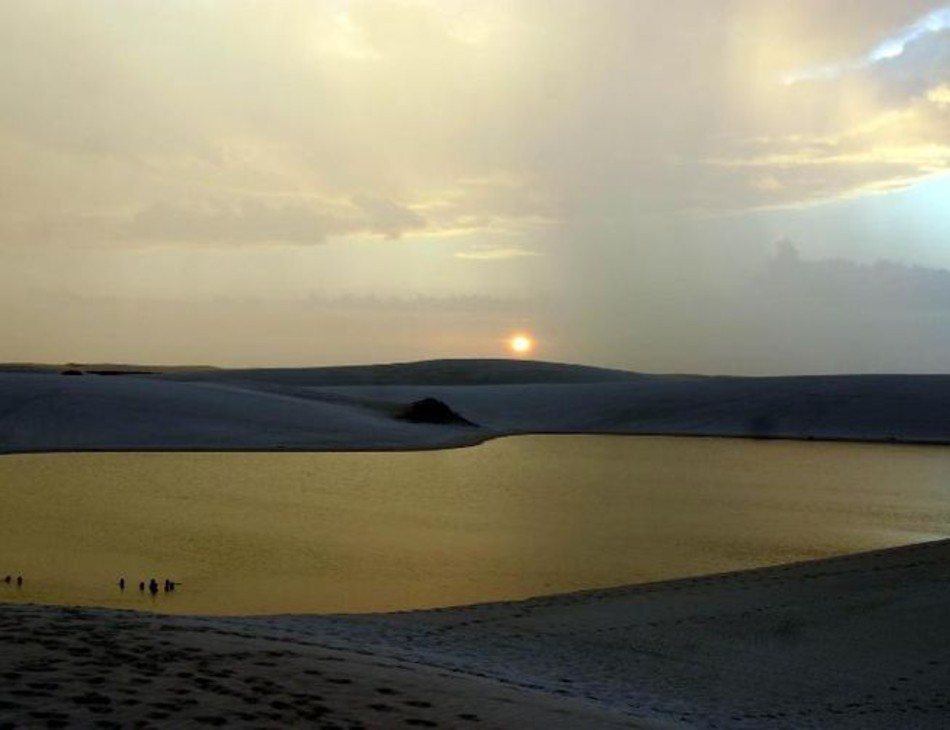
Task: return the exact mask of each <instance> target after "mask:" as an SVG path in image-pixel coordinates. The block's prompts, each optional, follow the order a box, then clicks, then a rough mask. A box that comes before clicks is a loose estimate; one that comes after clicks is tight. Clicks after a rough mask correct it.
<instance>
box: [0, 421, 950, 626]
mask: <svg viewBox="0 0 950 730" xmlns="http://www.w3.org/2000/svg"><path fill="white" fill-rule="evenodd" d="M0 499H2V501H0V504H2V509H0V577H2V576H3V575H5V574H7V573H11V574H13V575H14V576H15V575H17V574H18V573H22V574H23V575H24V577H25V583H24V586H23V587H22V588H21V589H17V588H16V587H15V586H14V585H6V584H3V583H0V600H17V601H33V602H48V603H64V604H76V605H103V606H113V607H125V608H136V609H147V610H158V611H167V612H173V613H218V614H245V613H280V612H336V611H347V612H348V611H376V610H394V609H405V608H418V607H426V606H444V605H453V604H461V603H471V602H476V601H488V600H500V599H511V598H521V597H526V596H531V595H539V594H546V593H555V592H562V591H570V590H577V589H583V588H593V587H601V586H609V585H618V584H624V583H633V582H642V581H652V580H659V579H665V578H673V577H681V576H687V575H696V574H701V573H709V572H718V571H725V570H733V569H739V568H746V567H751V566H757V565H766V564H774V563H781V562H787V561H793V560H801V559H807V558H814V557H821V556H827V555H832V554H839V553H845V552H851V551H858V550H864V549H870V548H876V547H885V546H891V545H897V544H902V543H909V542H915V541H923V540H928V539H936V538H940V537H945V536H947V535H950V449H947V448H939V447H915V446H891V445H886V446H885V445H856V444H821V443H801V442H798V443H796V442H774V441H749V440H734V439H691V438H642V437H637V438H634V437H606V436H525V437H517V438H507V439H500V440H496V441H492V442H490V443H486V444H484V445H481V446H478V447H475V448H468V449H457V450H448V451H431V452H404V453H346V454H333V453H322V454H261V453H227V454H224V453H115V454H45V455H18V456H4V457H2V458H0ZM120 576H124V577H125V578H126V579H127V580H128V581H129V582H130V583H131V586H130V588H127V589H126V591H125V592H124V593H123V592H121V591H119V589H118V587H117V586H116V582H117V580H118V578H119V577H120ZM152 576H154V577H156V578H158V579H159V582H161V581H162V579H164V578H165V577H169V578H172V579H174V580H176V581H179V583H180V588H179V590H177V591H175V592H174V593H173V594H167V595H166V594H164V593H161V592H160V593H159V595H158V596H156V597H155V598H154V599H152V598H151V597H149V596H148V595H147V594H140V593H139V591H138V589H137V584H138V581H139V580H140V579H143V578H144V579H148V578H149V577H152Z"/></svg>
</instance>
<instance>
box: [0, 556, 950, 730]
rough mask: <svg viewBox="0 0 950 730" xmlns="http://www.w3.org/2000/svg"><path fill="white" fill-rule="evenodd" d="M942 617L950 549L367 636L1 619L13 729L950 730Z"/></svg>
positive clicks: (289, 620)
mask: <svg viewBox="0 0 950 730" xmlns="http://www.w3.org/2000/svg"><path fill="white" fill-rule="evenodd" d="M948 606H950V541H941V542H937V543H930V544H924V545H916V546H912V547H906V548H897V549H891V550H886V551H879V552H875V553H868V554H863V555H856V556H849V557H844V558H835V559H830V560H824V561H818V562H812V563H802V564H798V565H792V566H784V567H779V568H767V569H761V570H755V571H747V572H742V573H733V574H726V575H717V576H709V577H704V578H695V579H689V580H682V581H674V582H669V583H659V584H652V585H643V586H632V587H627V588H617V589H611V590H601V591H589V592H583V593H576V594H570V595H563V596H555V597H549V598H543V599H535V600H531V601H523V602H516V603H501V604H486V605H478V606H470V607H465V608H457V609H443V610H438V611H421V612H410V613H404V614H384V615H374V616H362V617H356V616H346V617H309V616H308V617H303V616H297V617H295V616H283V617H270V618H251V619H248V618H220V617H216V618H200V617H192V618H188V617H170V616H154V615H149V614H139V613H130V612H120V611H106V610H96V609H66V608H55V607H38V606H15V605H2V604H0V631H2V636H3V637H4V651H3V652H2V653H0V676H2V678H3V681H4V683H3V689H2V691H0V724H2V723H8V724H10V725H11V726H15V727H16V726H38V725H43V724H47V723H49V725H50V726H53V727H65V726H66V725H67V724H68V723H73V724H75V725H80V726H91V725H93V724H94V723H95V722H101V721H109V722H113V723H118V724H119V725H121V726H129V725H131V724H133V723H142V724H143V726H149V725H150V724H154V725H156V726H160V725H166V726H167V725H174V726H176V727H178V726H201V725H227V726H229V727H230V726H261V725H266V726H272V727H274V726H298V725H308V726H314V727H327V728H340V727H354V726H359V727H371V728H377V727H380V728H385V727H407V726H408V727H411V726H419V727H453V728H454V727H505V728H510V727H525V728H574V727H576V728H593V727H597V728H600V727H603V728H610V727H678V726H681V727H709V728H712V727H719V728H897V727H901V728H904V727H906V728H911V727H912V728H943V727H946V726H947V723H948V719H950V621H947V618H946V617H947V608H948Z"/></svg>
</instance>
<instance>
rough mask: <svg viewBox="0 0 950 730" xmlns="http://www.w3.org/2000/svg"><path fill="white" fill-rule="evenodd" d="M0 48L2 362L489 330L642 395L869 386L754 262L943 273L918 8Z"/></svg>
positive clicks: (496, 15)
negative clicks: (525, 337)
mask: <svg viewBox="0 0 950 730" xmlns="http://www.w3.org/2000/svg"><path fill="white" fill-rule="evenodd" d="M0 42H2V43H3V45H4V49H5V54H6V58H7V63H5V64H3V66H2V67H0V89H2V91H0V93H2V94H3V104H4V114H3V117H2V119H0V165H2V170H3V178H2V180H3V188H2V191H3V194H2V196H0V304H2V305H3V306H4V307H5V308H6V311H9V312H16V313H17V317H18V321H17V322H13V321H12V320H9V319H8V321H6V322H5V323H2V324H0V342H3V343H5V344H3V345H0V360H20V359H39V358H45V359H56V358H59V359H62V360H81V359H90V360H92V359H98V360H102V359H106V358H111V359H125V360H135V359H139V357H140V355H139V353H140V352H142V351H145V350H147V351H148V352H149V353H150V355H149V357H150V359H153V360H155V359H160V360H163V361H166V362H173V361H176V360H184V359H188V360H191V361H194V360H195V359H196V358H197V359H200V360H202V361H207V362H221V363H222V364H230V365H234V364H241V363H242V362H252V361H253V362H254V363H255V364H265V363H267V362H271V361H272V363H273V364H275V365H279V364H294V363H302V364H309V363H312V364H320V363H327V362H350V361H355V360H359V361H365V360H367V359H369V360H380V361H385V360H392V359H397V358H425V357H429V356H445V357H451V356H466V357H468V356H472V357H474V356H480V355H481V356H492V355H496V354H497V350H498V349H499V345H498V341H499V340H498V338H499V336H500V335H498V334H497V333H499V332H506V331H508V328H509V327H511V326H513V325H512V323H517V325H516V326H519V327H520V326H524V327H525V328H526V329H529V328H530V329H534V330H535V331H551V329H545V327H547V326H548V325H556V328H557V331H558V332H562V333H563V335H560V336H559V338H558V340H557V342H548V341H545V347H544V355H545V357H550V358H552V359H562V360H570V361H580V362H590V363H593V364H604V365H617V366H621V367H630V368H634V369H641V370H676V371H703V372H706V371H717V372H806V371H809V372H810V371H815V370H829V369H832V370H834V369H840V368H841V367H844V365H843V363H847V366H848V367H849V368H853V367H857V366H860V363H861V358H859V357H857V355H856V354H855V353H857V352H859V351H860V353H861V357H862V358H865V359H866V360H867V364H866V365H865V366H864V367H865V368H868V369H893V368H894V367H896V363H895V362H894V349H893V348H892V347H889V346H888V342H887V341H886V337H884V336H883V335H881V333H880V332H879V331H878V330H875V334H874V335H873V337H871V341H864V342H862V343H861V346H860V348H859V347H858V346H857V344H854V343H853V342H852V341H851V340H848V339H847V338H838V339H836V338H834V337H832V336H826V334H827V333H826V332H825V330H824V329H823V330H822V333H821V335H820V337H819V335H818V334H816V333H815V328H814V327H813V326H812V323H813V321H814V314H813V313H811V312H809V313H808V314H807V315H806V314H805V313H804V311H803V310H802V309H801V308H800V307H798V305H797V304H796V303H795V302H794V301H792V300H791V299H789V298H786V299H784V300H783V303H782V304H781V306H779V305H778V304H775V305H774V307H772V306H771V305H770V306H762V302H761V299H760V297H761V295H762V287H763V286H764V285H763V283H762V282H763V281H765V280H766V279H767V276H766V273H765V272H767V271H768V268H769V266H770V264H771V262H772V258H773V254H774V247H775V242H776V241H778V240H783V239H785V238H791V239H792V240H793V242H794V245H795V246H796V248H797V250H798V251H799V252H800V255H801V257H802V259H803V260H805V261H813V262H820V261H826V260H833V259H839V258H841V259H847V260H848V261H852V262H854V263H855V264H856V265H859V266H870V265H873V263H874V262H875V261H877V260H878V259H882V260H886V261H892V262H896V263H898V264H900V265H906V266H922V267H929V268H932V269H934V270H940V269H943V268H946V267H950V250H948V249H947V246H946V241H947V239H946V228H947V227H946V224H945V218H946V214H945V213H944V209H945V206H944V205H942V204H941V203H940V200H941V195H942V194H943V192H945V191H946V190H947V189H948V187H950V186H948V185H947V184H946V182H945V179H946V176H947V174H948V172H950V6H947V4H946V3H945V2H930V1H929V0H907V1H906V2H902V3H895V2H893V1H892V0H857V1H850V0H847V1H846V0H842V2H827V1H825V0H799V1H798V2H795V3H788V2H784V1H782V0H638V2H624V1H623V0H584V1H582V0H563V1H562V2H557V3H551V2H544V1H542V0H514V1H505V0H480V1H479V2H475V1H474V0H273V2H268V3H261V2H254V1H252V0H204V1H203V2H200V3H196V2H192V1H191V0H165V1H163V2H162V3H141V2H126V1H125V0H97V1H96V2H83V3H62V2H56V1H54V0H8V1H7V2H4V3H2V4H0ZM855 271H856V272H863V271H865V270H864V269H860V268H859V269H855ZM855 275H860V273H858V274H855ZM907 281H908V282H909V283H908V284H907V285H908V286H917V285H918V282H919V281H920V280H919V279H916V278H909V279H908V280H907ZM801 296H803V297H807V293H803V294H801ZM913 301H916V300H914V299H913V298H910V299H907V300H904V303H903V304H901V307H903V308H904V309H905V310H907V309H908V308H911V307H912V305H911V304H909V303H907V302H913ZM410 304H411V307H410V308H414V309H412V311H413V312H414V313H415V314H414V315H413V316H415V317H416V318H417V319H418V321H419V322H420V323H421V324H420V328H419V330H418V331H416V332H412V331H411V328H410V327H409V326H408V325H406V326H403V324H400V326H399V327H395V326H394V327H392V328H390V329H389V330H388V333H389V334H387V337H385V338H380V337H378V336H376V335H375V334H368V333H377V332H379V328H378V325H377V323H378V322H379V321H382V320H386V315H385V313H386V312H387V308H388V307H389V306H390V305H391V306H392V307H393V308H394V309H396V310H400V311H402V310H401V309H400V308H405V307H409V306H410ZM443 304H444V305H445V306H444V307H443ZM914 306H915V305H914ZM189 307H191V308H192V310H193V312H194V316H193V317H191V318H188V317H181V318H176V317H173V316H171V315H170V314H169V312H176V313H177V312H182V311H186V310H188V308H189ZM229 307H230V308H229ZM941 307H943V305H942V304H941ZM428 308H431V310H432V313H431V316H422V315H421V312H423V311H428ZM440 308H442V310H443V311H441V312H440V311H439V310H440ZM66 309H68V310H69V311H70V312H71V313H72V314H70V315H69V317H66V316H64V314H63V312H64V311H65V310H66ZM229 311H230V312H231V314H228V312H229ZM277 311H280V312H282V314H281V315H280V316H281V318H282V321H281V322H280V323H279V324H278V323H276V322H275V317H277V315H276V314H274V312H277ZM119 312H121V313H122V314H121V321H119V314H118V313H119ZM446 312H451V316H448V315H446ZM941 312H942V309H941ZM905 315H906V316H905ZM928 316H934V315H928ZM940 316H943V315H942V314H941V315H940ZM828 317H829V318H830V320H829V322H830V323H829V324H828V325H827V327H828V328H830V331H835V327H836V326H839V325H840V327H841V328H849V327H850V328H851V329H850V330H849V331H854V327H853V322H847V323H846V322H843V321H842V322H839V323H838V324H836V321H837V320H836V317H839V315H838V314H835V313H834V312H831V313H830V314H829V315H828ZM412 318H413V317H411V316H408V315H407V316H406V318H405V320H404V321H405V322H409V321H411V320H412ZM400 321H401V322H402V321H403V320H400ZM918 321H919V320H918V319H917V315H916V314H915V313H914V312H907V311H905V312H903V313H902V318H901V322H902V324H901V327H903V328H904V329H905V330H907V331H909V332H911V333H913V332H917V331H919V333H920V342H919V347H920V353H921V354H920V356H919V361H914V362H918V365H916V367H919V368H924V369H927V368H932V367H934V365H933V363H938V362H941V360H940V358H941V357H942V356H943V354H944V348H943V345H942V344H941V343H940V342H937V341H935V340H934V338H933V331H934V330H933V328H932V327H931V324H932V321H931V320H928V324H927V326H926V327H924V326H923V324H921V326H920V328H919V330H917V329H915V327H914V323H915V322H918ZM908 322H909V323H910V324H908ZM24 323H29V324H28V325H27V324H24ZM199 323H201V324H200V325H199ZM210 323H214V324H213V325H212V324H210ZM291 323H293V324H291ZM209 326H213V327H215V328H217V333H218V334H217V335H216V337H217V338H218V341H219V344H218V345H212V342H211V340H209V339H208V338H206V337H204V336H203V334H202V332H203V328H205V327H209ZM110 328H111V329H112V330H113V331H115V332H121V333H122V334H121V336H120V337H111V338H110V337H109V336H107V335H106V334H103V330H104V331H106V332H108V331H109V330H110ZM267 328H274V330H275V331H279V332H281V333H283V334H282V335H281V336H280V338H279V339H278V340H277V341H275V340H273V339H272V338H271V339H268V338H264V337H261V336H258V337H255V336H254V333H255V332H257V333H260V332H261V331H263V330H266V329H267ZM783 328H784V329H783ZM317 330H319V334H318V333H317ZM783 331H794V332H795V333H796V335H795V336H796V338H798V340H796V341H799V340H800V342H801V348H800V349H799V350H798V351H797V352H791V353H785V354H784V356H783V359H781V360H775V359H774V357H773V355H774V353H775V349H774V348H773V347H772V344H771V343H773V342H774V341H779V340H781V339H782V336H783V335H782V333H783ZM225 332H227V333H229V334H228V335H227V337H225V335H224V334H223V333H225ZM711 332H718V333H722V334H721V335H716V336H712V335H710V333H711ZM397 333H398V334H397ZM812 335H814V337H815V338H816V339H809V338H810V337H811V336H812ZM366 337H369V341H367V340H365V339H362V338H366ZM869 337H870V335H869ZM265 340H266V342H265ZM819 340H820V346H818V344H816V343H818V342H819ZM225 341H226V344H225ZM84 342H85V343H87V344H88V352H82V351H77V350H84V349H85V348H84V346H83V345H82V343H84ZM331 342H332V343H334V344H333V345H332V346H330V345H329V344H328V343H331ZM373 342H375V343H376V345H377V349H376V350H374V349H373ZM57 343H59V344H57ZM64 343H68V346H67V345H66V344H64ZM202 343H204V344H202ZM829 343H830V344H829ZM849 343H851V344H849ZM505 348H507V345H506V346H505ZM374 353H375V354H374ZM507 354H511V353H510V352H507ZM534 354H535V355H536V354H537V353H536V352H535V353H534ZM901 366H902V367H907V364H906V362H904V361H902V365H901Z"/></svg>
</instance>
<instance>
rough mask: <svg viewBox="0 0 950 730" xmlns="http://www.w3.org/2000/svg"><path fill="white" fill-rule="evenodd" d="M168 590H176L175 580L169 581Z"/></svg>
mask: <svg viewBox="0 0 950 730" xmlns="http://www.w3.org/2000/svg"><path fill="white" fill-rule="evenodd" d="M168 590H170V591H173V590H175V581H173V580H170V581H168Z"/></svg>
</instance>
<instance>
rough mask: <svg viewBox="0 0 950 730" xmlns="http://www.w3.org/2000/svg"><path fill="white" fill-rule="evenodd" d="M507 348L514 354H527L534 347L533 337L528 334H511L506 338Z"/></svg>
mask: <svg viewBox="0 0 950 730" xmlns="http://www.w3.org/2000/svg"><path fill="white" fill-rule="evenodd" d="M508 349H509V350H511V351H512V352H513V353H514V354H515V355H527V354H528V353H529V352H531V351H532V350H533V349H534V339H533V338H532V337H531V336H530V335H513V336H512V337H511V338H510V339H509V340H508Z"/></svg>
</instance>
